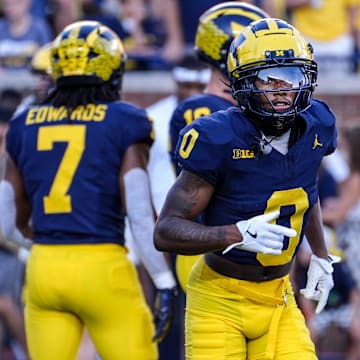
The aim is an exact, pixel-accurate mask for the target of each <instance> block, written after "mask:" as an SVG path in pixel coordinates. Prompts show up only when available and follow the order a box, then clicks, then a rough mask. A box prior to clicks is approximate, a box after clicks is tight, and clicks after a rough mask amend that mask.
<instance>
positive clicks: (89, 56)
mask: <svg viewBox="0 0 360 360" xmlns="http://www.w3.org/2000/svg"><path fill="white" fill-rule="evenodd" d="M125 61H126V54H125V51H124V47H123V45H122V43H121V40H120V39H119V37H118V36H117V35H116V34H115V33H114V32H113V31H112V30H111V29H109V28H108V27H107V26H105V25H102V24H101V23H99V22H97V21H77V22H75V23H73V24H70V25H68V26H67V27H65V29H64V30H63V31H62V32H61V33H60V34H59V35H58V36H57V37H56V39H55V40H54V41H53V46H52V50H51V73H52V76H53V79H54V80H55V82H56V84H57V85H62V84H63V85H73V84H76V85H77V84H101V83H104V82H111V83H114V84H115V83H117V82H119V83H120V82H121V78H122V74H123V72H124V65H125ZM115 85H116V84H115Z"/></svg>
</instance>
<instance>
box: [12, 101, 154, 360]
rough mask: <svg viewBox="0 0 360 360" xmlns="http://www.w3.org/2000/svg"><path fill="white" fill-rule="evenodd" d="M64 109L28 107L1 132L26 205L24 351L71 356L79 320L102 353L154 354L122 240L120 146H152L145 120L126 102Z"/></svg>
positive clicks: (146, 310) (149, 325)
mask: <svg viewBox="0 0 360 360" xmlns="http://www.w3.org/2000/svg"><path fill="white" fill-rule="evenodd" d="M70 114H71V115H69V114H68V111H67V109H66V107H64V106H61V107H53V106H51V105H42V106H34V107H31V108H29V109H27V110H25V111H24V112H22V113H21V114H19V115H18V116H17V117H15V118H14V119H13V120H12V122H11V126H10V129H9V133H8V136H7V151H8V153H9V154H10V156H11V158H12V159H13V160H14V162H15V164H16V166H17V168H18V169H19V170H20V172H21V173H22V175H23V179H24V182H25V183H24V185H25V189H26V193H27V195H28V197H29V198H30V201H31V205H32V226H33V231H34V238H33V241H34V246H33V248H32V251H31V255H30V258H29V262H28V266H27V274H26V278H27V280H26V281H27V287H26V298H25V303H26V306H25V318H26V330H27V336H28V343H29V348H30V350H31V353H32V354H35V355H34V358H36V359H37V360H38V359H44V354H43V352H42V351H41V350H44V349H46V348H48V349H52V351H53V356H52V360H55V359H72V358H75V356H76V352H77V346H78V344H79V343H80V340H81V336H82V331H83V326H85V327H86V328H87V329H88V331H89V333H90V335H91V338H92V339H93V341H94V344H95V346H96V348H97V350H98V352H99V354H100V356H101V358H102V359H146V360H148V359H156V358H157V350H156V345H155V344H154V343H152V342H151V338H152V336H153V334H154V328H153V324H152V315H151V313H150V311H149V308H148V307H147V305H146V302H145V299H144V296H143V293H142V289H141V286H140V283H139V281H138V279H137V273H136V270H135V267H134V266H133V264H132V263H131V262H130V261H129V260H128V258H127V254H126V253H127V251H126V248H125V246H124V209H123V208H122V194H121V193H120V187H119V172H120V169H121V166H122V161H123V156H124V153H125V152H126V150H127V149H128V148H129V147H130V146H131V145H133V144H135V143H140V142H142V143H148V144H151V143H152V141H153V133H152V132H153V129H152V125H151V122H150V121H149V120H148V117H147V115H146V113H145V112H144V111H143V110H141V109H140V108H138V107H136V106H134V105H131V104H128V103H125V102H112V103H107V102H98V103H89V104H87V105H84V106H78V107H76V108H75V109H73V111H72V112H71V113H70ZM99 134H101V136H99ZM99 139H102V141H101V142H99ZM96 289H98V290H96ZM40 318H41V325H40V324H39V322H38V321H37V319H40ZM114 319H117V320H116V321H114ZM114 323H115V324H116V326H115V327H114V326H113V324H114ZM129 333H130V334H131V335H130V336H128V335H126V336H124V335H125V334H129ZM40 339H41V340H40ZM60 339H63V340H64V341H66V343H67V346H66V347H63V343H62V342H61V341H60ZM39 342H42V343H39ZM64 352H66V353H64ZM44 353H45V354H49V351H44Z"/></svg>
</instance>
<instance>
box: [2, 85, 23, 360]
mask: <svg viewBox="0 0 360 360" xmlns="http://www.w3.org/2000/svg"><path fill="white" fill-rule="evenodd" d="M20 101H21V94H20V93H19V92H17V91H16V90H13V89H4V90H3V91H2V92H1V94H0V176H1V178H2V177H3V172H4V152H5V137H6V133H7V129H8V125H9V120H10V118H11V116H12V114H13V112H14V111H15V109H16V107H17V106H18V104H19V103H20ZM0 216H1V214H0ZM29 247H30V244H29V243H27V242H24V243H13V242H9V241H7V240H6V239H4V238H3V237H2V235H1V233H0V358H1V356H2V355H1V354H2V353H1V350H3V348H5V347H12V348H13V349H14V351H15V352H16V353H18V356H17V357H15V358H16V359H18V360H25V359H27V358H28V357H27V345H26V338H25V327H24V317H23V312H22V302H21V291H22V286H23V279H24V270H25V268H24V263H25V262H26V259H27V256H28V248H29Z"/></svg>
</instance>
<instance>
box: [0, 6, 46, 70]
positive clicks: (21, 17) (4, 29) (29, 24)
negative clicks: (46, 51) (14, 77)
mask: <svg viewBox="0 0 360 360" xmlns="http://www.w3.org/2000/svg"><path fill="white" fill-rule="evenodd" d="M1 5H2V11H3V15H4V17H3V18H2V19H0V62H1V67H2V68H3V69H6V70H19V69H22V70H26V69H27V66H28V65H29V63H30V61H31V58H32V56H33V55H34V53H35V52H36V50H37V49H38V48H39V47H40V46H42V45H44V44H46V43H47V42H49V41H50V40H51V39H52V32H51V29H50V27H49V25H48V24H47V23H46V21H45V20H44V19H42V18H35V17H34V16H33V15H32V14H31V12H30V6H31V2H30V0H3V1H2V3H1Z"/></svg>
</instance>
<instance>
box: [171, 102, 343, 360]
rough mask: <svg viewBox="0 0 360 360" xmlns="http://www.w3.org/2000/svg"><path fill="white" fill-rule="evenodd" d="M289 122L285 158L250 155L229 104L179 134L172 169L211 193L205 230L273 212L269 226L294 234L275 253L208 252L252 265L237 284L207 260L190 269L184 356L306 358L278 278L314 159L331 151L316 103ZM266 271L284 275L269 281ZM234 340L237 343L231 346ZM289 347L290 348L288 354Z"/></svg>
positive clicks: (304, 216) (325, 113) (285, 281)
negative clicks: (293, 130)
mask: <svg viewBox="0 0 360 360" xmlns="http://www.w3.org/2000/svg"><path fill="white" fill-rule="evenodd" d="M297 123H301V124H302V127H303V128H304V130H303V134H302V135H301V136H300V137H299V138H298V139H297V140H296V141H294V142H293V143H292V144H291V146H290V147H289V149H288V152H287V153H286V154H285V155H283V154H281V153H280V152H278V151H277V150H276V149H274V148H273V149H272V151H271V152H270V153H269V154H266V155H265V154H264V155H263V156H261V157H259V156H257V155H258V154H257V151H256V150H254V148H255V147H254V144H257V143H258V139H259V137H260V133H259V131H258V130H257V129H256V128H255V127H254V125H253V124H252V122H250V121H249V120H248V119H247V118H246V115H245V114H244V112H241V111H240V110H239V109H238V108H236V107H231V108H229V109H228V110H225V111H219V112H216V113H214V114H212V115H210V116H208V117H203V118H200V119H198V120H196V121H194V122H193V123H192V124H190V125H188V126H187V127H186V128H184V129H183V130H182V131H181V133H180V140H179V142H178V146H177V151H176V152H177V154H178V155H177V160H178V161H179V163H180V164H181V166H182V168H183V169H186V170H188V171H191V172H193V173H195V174H197V175H198V176H200V177H202V178H203V179H205V180H206V181H207V182H209V183H210V184H211V185H212V186H214V187H215V188H216V192H214V194H213V197H212V198H211V201H210V203H209V204H208V206H207V207H206V209H205V211H204V216H203V220H204V223H205V225H208V226H221V225H227V224H233V223H236V222H237V221H239V219H240V220H246V219H249V218H251V217H253V216H256V215H259V214H264V213H268V212H272V211H275V210H279V211H280V216H279V218H278V219H277V221H276V222H277V223H278V224H280V225H284V226H286V227H291V228H293V229H295V230H296V231H297V236H296V237H294V238H291V239H289V238H287V239H286V240H285V242H284V247H283V250H282V253H281V255H269V254H261V253H253V252H248V251H244V250H240V249H233V250H232V251H230V252H228V253H227V254H225V255H223V254H222V253H221V252H216V253H212V254H211V259H212V261H214V260H213V259H214V257H215V261H220V262H221V259H222V258H223V257H225V258H226V259H228V260H230V262H231V263H233V264H234V266H233V267H234V268H236V265H246V266H250V267H251V266H253V267H252V268H253V269H255V268H256V269H259V268H260V269H262V270H261V271H260V274H257V276H258V277H257V279H256V280H255V279H252V278H251V277H252V276H253V274H249V278H248V279H247V280H238V279H236V278H234V277H231V274H229V275H228V276H224V275H221V274H219V273H217V272H215V271H214V270H212V268H211V266H210V265H211V264H209V262H208V261H207V258H208V255H209V254H206V255H205V260H204V258H203V257H202V258H201V259H200V260H199V261H198V262H197V263H196V265H195V266H194V268H193V271H192V272H191V274H190V278H189V281H188V287H187V302H188V304H187V309H188V310H187V315H186V316H187V318H186V329H187V331H186V336H187V338H186V346H187V347H188V349H189V350H188V353H187V355H188V356H190V358H193V359H202V358H204V359H205V358H206V359H208V358H221V356H223V357H224V358H225V356H226V359H245V358H246V359H250V360H255V359H257V360H260V359H262V360H263V359H272V358H275V359H277V360H278V359H287V360H288V359H295V358H296V359H299V358H303V359H307V360H309V359H316V355H315V351H314V347H313V345H312V343H311V340H310V336H309V333H308V331H307V329H306V326H305V323H304V319H303V317H302V315H301V314H300V311H299V309H298V308H297V305H296V303H295V299H294V296H293V290H292V288H291V285H290V281H289V277H288V272H289V269H290V265H291V262H292V260H293V258H294V256H295V254H296V252H297V249H298V246H299V244H300V242H301V240H302V237H303V235H304V231H305V228H306V226H307V223H308V219H309V211H310V209H311V207H312V206H313V205H314V204H315V203H316V202H317V199H318V188H317V173H318V167H319V165H320V162H321V159H322V158H323V156H325V155H327V154H329V153H331V152H333V151H334V149H335V146H336V128H335V118H334V115H333V114H332V112H331V111H330V110H329V108H328V107H327V105H326V104H324V103H323V102H321V101H317V100H313V101H312V105H311V107H310V108H309V109H308V110H306V111H304V112H302V113H301V117H300V118H298V119H297ZM216 258H218V260H216ZM269 269H271V270H272V271H274V270H275V271H276V269H282V271H283V270H284V272H283V273H281V276H278V277H276V278H275V279H274V278H272V279H270V280H269V279H267V277H266V276H267V271H268V270H269ZM209 295H210V296H209ZM224 319H226V321H225V322H224ZM247 324H249V325H247ZM254 324H258V325H257V326H254ZM205 328H207V329H208V331H206V330H205ZM214 329H217V330H216V331H214ZM205 333H206V339H205V337H204V336H205V335H204V334H205ZM215 334H216V337H215ZM222 334H224V335H223V336H222ZM245 342H247V346H245ZM242 343H243V344H244V346H241V345H239V344H242ZM291 348H292V349H295V350H296V349H299V352H298V353H296V351H295V353H296V355H294V351H293V350H292V351H293V352H292V354H289V351H288V350H289V349H291ZM246 349H247V350H246ZM246 351H247V353H246ZM303 351H306V353H303ZM225 354H226V355H225ZM230 354H232V356H230ZM309 354H311V355H309ZM302 355H303V356H304V357H302ZM209 356H210V357H209ZM211 356H212V357H211ZM309 356H310V357H309Z"/></svg>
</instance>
